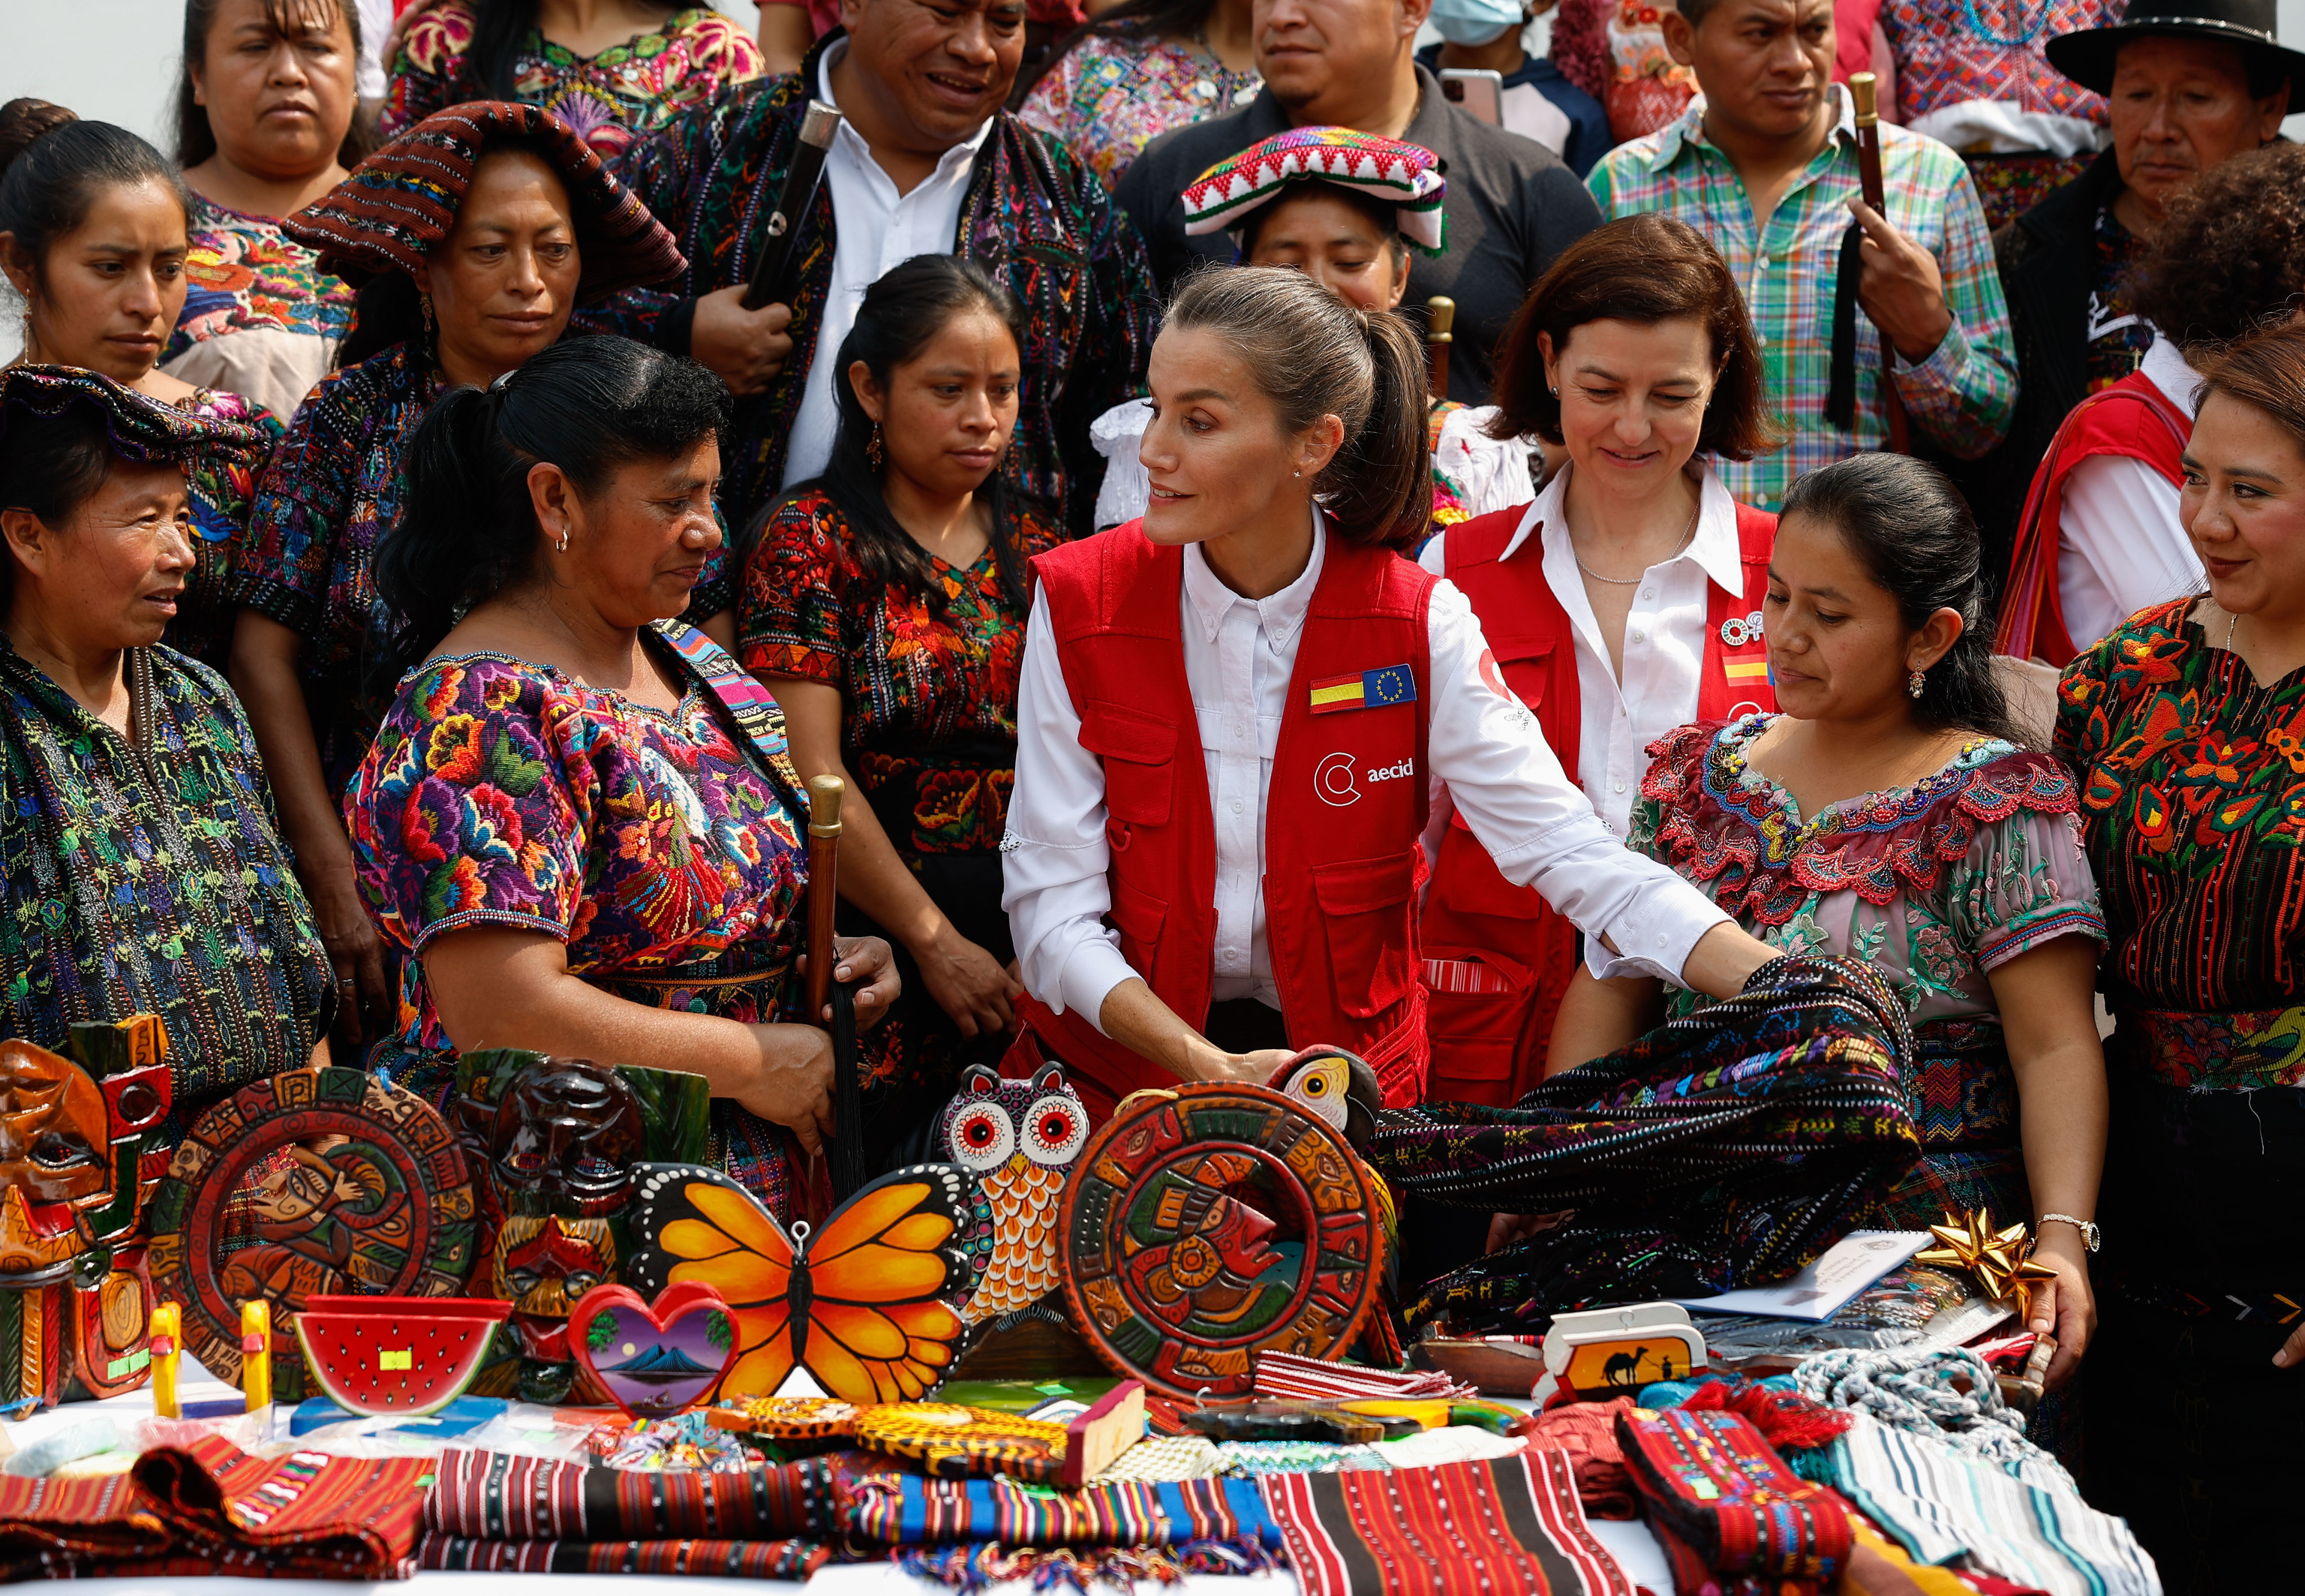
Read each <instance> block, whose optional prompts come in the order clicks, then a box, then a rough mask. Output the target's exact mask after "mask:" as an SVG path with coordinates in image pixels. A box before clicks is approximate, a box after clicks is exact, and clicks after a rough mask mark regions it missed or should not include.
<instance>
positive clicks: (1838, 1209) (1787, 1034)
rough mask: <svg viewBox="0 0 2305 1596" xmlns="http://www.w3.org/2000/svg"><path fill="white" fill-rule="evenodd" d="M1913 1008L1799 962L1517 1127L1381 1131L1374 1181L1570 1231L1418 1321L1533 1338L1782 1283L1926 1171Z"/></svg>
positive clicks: (1416, 1316) (1464, 1284)
mask: <svg viewBox="0 0 2305 1596" xmlns="http://www.w3.org/2000/svg"><path fill="white" fill-rule="evenodd" d="M1911 1046H1912V1043H1911V1033H1910V1031H1909V1029H1908V1028H1907V1025H1906V1023H1905V1014H1904V1008H1903V1006H1902V1005H1901V1003H1900V1002H1899V1001H1898V1000H1897V998H1896V997H1895V995H1894V994H1893V993H1892V991H1891V990H1890V989H1889V988H1888V986H1887V985H1886V983H1884V981H1882V979H1881V977H1880V976H1879V975H1878V974H1877V973H1876V972H1874V971H1873V970H1872V969H1870V968H1869V967H1867V965H1865V964H1861V963H1858V962H1857V961H1855V960H1850V959H1815V958H1805V957H1802V958H1790V957H1789V958H1783V959H1779V960H1776V961H1774V962H1773V963H1772V964H1766V965H1765V966H1763V967H1762V969H1761V970H1759V971H1758V972H1756V973H1755V974H1754V976H1753V977H1752V979H1751V981H1748V983H1747V985H1746V988H1745V990H1744V991H1743V992H1742V993H1741V994H1739V996H1737V997H1732V998H1730V999H1728V1000H1726V1001H1725V1002H1722V1003H1718V1004H1715V1005H1714V1006H1711V1007H1709V1008H1705V1009H1700V1010H1698V1011H1697V1013H1695V1014H1691V1015H1689V1016H1688V1017H1687V1018H1685V1019H1680V1020H1676V1021H1674V1022H1672V1023H1670V1024H1668V1025H1664V1026H1662V1027H1660V1028H1658V1029H1657V1030H1655V1031H1650V1032H1649V1033H1648V1034H1647V1035H1646V1036H1644V1037H1642V1038H1641V1039H1640V1040H1637V1041H1636V1042H1635V1043H1633V1044H1632V1045H1631V1046H1630V1047H1628V1048H1622V1049H1620V1051H1618V1052H1615V1053H1612V1054H1609V1055H1607V1056H1606V1057H1601V1058H1595V1059H1593V1060H1592V1061H1590V1062H1589V1063H1586V1064H1584V1065H1579V1066H1578V1067H1577V1068H1575V1069H1572V1070H1568V1071H1565V1072H1563V1073H1562V1074H1558V1075H1555V1076H1553V1077H1552V1079H1551V1080H1549V1081H1546V1082H1544V1084H1542V1085H1540V1086H1538V1087H1537V1088H1536V1089H1535V1090H1534V1091H1531V1092H1529V1093H1528V1095H1527V1096H1526V1097H1524V1098H1522V1099H1521V1100H1520V1102H1519V1103H1518V1104H1517V1105H1516V1106H1515V1107H1513V1108H1482V1107H1478V1106H1475V1105H1470V1104H1463V1103H1428V1104H1425V1105H1422V1106H1420V1107H1417V1108H1401V1109H1391V1110H1387V1111H1385V1112H1383V1113H1382V1114H1380V1115H1379V1116H1378V1122H1377V1129H1376V1132H1375V1134H1374V1137H1373V1138H1372V1139H1371V1142H1370V1144H1369V1152H1368V1158H1369V1162H1370V1163H1371V1164H1372V1165H1374V1167H1376V1168H1377V1169H1378V1170H1379V1171H1381V1172H1382V1174H1384V1175H1385V1176H1388V1177H1389V1178H1391V1180H1392V1182H1393V1183H1394V1184H1395V1185H1396V1186H1399V1187H1400V1188H1402V1189H1404V1190H1406V1191H1408V1192H1411V1193H1419V1194H1421V1195H1423V1196H1425V1197H1427V1198H1431V1199H1434V1200H1437V1201H1442V1202H1450V1203H1460V1204H1464V1205H1466V1206H1468V1207H1476V1208H1480V1209H1484V1210H1500V1211H1504V1212H1510V1213H1523V1214H1560V1215H1566V1216H1567V1218H1564V1219H1563V1220H1562V1221H1561V1223H1560V1224H1558V1225H1557V1226H1556V1227H1553V1228H1552V1229H1549V1230H1546V1231H1544V1232H1541V1233H1539V1234H1538V1235H1536V1236H1535V1238H1533V1239H1532V1240H1530V1241H1527V1242H1525V1243H1523V1244H1520V1245H1518V1246H1516V1247H1512V1248H1508V1249H1506V1250H1504V1251H1502V1252H1497V1253H1493V1254H1491V1255H1489V1256H1488V1257H1486V1258H1484V1259H1483V1260H1481V1261H1479V1262H1478V1263H1476V1264H1474V1265H1471V1266H1469V1267H1467V1269H1461V1270H1459V1271H1458V1272H1457V1273H1456V1274H1454V1275H1450V1276H1446V1277H1444V1278H1442V1279H1440V1280H1437V1281H1435V1282H1433V1284H1432V1285H1431V1286H1428V1287H1427V1288H1426V1290H1425V1294H1424V1295H1422V1296H1421V1297H1419V1298H1418V1299H1417V1300H1416V1302H1415V1303H1411V1304H1410V1306H1409V1308H1408V1320H1409V1321H1410V1323H1412V1324H1421V1323H1423V1322H1425V1321H1426V1320H1432V1319H1433V1318H1436V1317H1439V1316H1441V1315H1442V1314H1444V1313H1445V1314H1447V1315H1449V1316H1450V1318H1451V1319H1452V1320H1459V1321H1461V1322H1462V1323H1463V1324H1464V1325H1465V1326H1466V1327H1467V1328H1473V1329H1479V1328H1493V1327H1499V1326H1505V1327H1510V1328H1515V1329H1523V1328H1529V1327H1531V1326H1533V1325H1534V1324H1535V1323H1537V1322H1541V1321H1544V1320H1549V1319H1550V1318H1551V1316H1552V1314H1553V1313H1555V1312H1561V1311H1563V1310H1566V1309H1568V1308H1570V1307H1574V1306H1577V1305H1579V1304H1582V1303H1591V1302H1595V1301H1599V1302H1638V1301H1641V1300H1642V1299H1644V1298H1646V1297H1656V1296H1664V1297H1672V1296H1683V1295H1698V1294H1702V1293H1705V1292H1717V1291H1730V1290H1734V1289H1737V1288H1738V1287H1739V1286H1747V1285H1752V1284H1756V1283H1760V1282H1765V1281H1773V1280H1779V1279H1782V1278H1784V1277H1786V1276H1788V1275H1790V1274H1792V1273H1793V1272H1794V1271H1795V1270H1797V1269H1799V1268H1800V1267H1801V1266H1802V1265H1803V1264H1806V1263H1807V1262H1808V1261H1810V1260H1812V1259H1814V1258H1815V1257H1816V1255H1817V1254H1818V1253H1819V1252H1823V1251H1824V1248H1826V1247H1827V1246H1829V1245H1831V1244H1833V1242H1834V1241H1836V1240H1838V1239H1839V1238H1840V1236H1841V1235H1842V1234H1843V1233H1844V1232H1845V1231H1846V1230H1847V1229H1848V1228H1849V1227H1850V1225H1851V1224H1852V1223H1853V1222H1854V1221H1855V1220H1856V1219H1857V1218H1859V1217H1861V1216H1862V1215H1863V1213H1864V1212H1865V1210H1866V1209H1867V1206H1868V1205H1869V1203H1870V1202H1871V1201H1872V1199H1873V1198H1874V1197H1875V1194H1876V1193H1879V1192H1880V1191H1882V1190H1884V1189H1885V1187H1886V1185H1887V1184H1889V1183H1890V1182H1892V1181H1893V1180H1895V1179H1896V1178H1897V1177H1898V1176H1901V1175H1902V1174H1903V1173H1904V1172H1905V1171H1906V1170H1907V1169H1908V1168H1909V1167H1911V1165H1912V1163H1913V1161H1914V1159H1915V1158H1916V1157H1917V1156H1918V1150H1919V1141H1918V1133H1916V1131H1915V1129H1914V1126H1913V1120H1912V1115H1911V1111H1910V1109H1909V1107H1908V1104H1907V1101H1906V1098H1905V1093H1904V1089H1903V1087H1902V1085H1901V1067H1902V1065H1903V1062H1904V1060H1905V1058H1906V1057H1907V1056H1908V1055H1909V1053H1910V1051H1911Z"/></svg>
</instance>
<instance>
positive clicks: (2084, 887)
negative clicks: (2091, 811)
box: [1631, 715, 2105, 1023]
mask: <svg viewBox="0 0 2305 1596" xmlns="http://www.w3.org/2000/svg"><path fill="white" fill-rule="evenodd" d="M1774 718H1775V717H1773V716H1768V715H1749V716H1747V717H1745V718H1743V719H1742V720H1738V721H1732V722H1731V723H1729V724H1728V725H1726V726H1683V727H1682V728H1681V729H1680V730H1679V731H1677V732H1675V733H1673V734H1671V736H1669V737H1663V738H1660V739H1658V740H1657V741H1656V742H1655V743H1652V744H1651V745H1650V750H1649V751H1650V752H1651V754H1653V755H1654V763H1653V764H1651V765H1650V767H1649V771H1648V775H1647V776H1646V777H1644V778H1643V780H1642V782H1641V801H1640V802H1639V803H1638V804H1637V805H1636V806H1635V808H1634V811H1633V826H1632V837H1631V846H1633V847H1634V848H1637V849H1638V850H1639V851H1641V852H1642V853H1646V854H1648V855H1649V856H1650V857H1651V858H1653V859H1655V860H1657V861H1658V862H1661V863H1663V864H1668V865H1671V867H1672V868H1673V869H1674V870H1676V871H1678V872H1679V873H1680V875H1681V876H1682V877H1683V878H1684V879H1687V880H1688V881H1689V882H1691V883H1692V884H1693V885H1695V886H1696V887H1697V888H1698V889H1699V890H1700V891H1703V892H1705V893H1706V894H1708V895H1709V896H1711V897H1712V898H1713V900H1714V902H1715V903H1717V904H1720V905H1721V907H1722V909H1723V910H1725V911H1727V912H1728V913H1729V914H1730V915H1731V917H1732V918H1733V919H1734V920H1735V921H1737V923H1738V924H1739V925H1740V926H1742V927H1744V929H1745V930H1748V931H1749V932H1751V933H1752V934H1753V935H1754V936H1756V937H1757V938H1760V939H1761V940H1762V941H1764V942H1766V943H1768V944H1769V945H1770V946H1771V947H1778V948H1782V950H1784V951H1785V952H1786V953H1789V954H1811V955H1846V956H1849V957H1851V958H1857V959H1861V960H1863V961H1864V962H1865V963H1867V964H1870V965H1871V966H1872V967H1873V968H1874V969H1875V970H1878V971H1879V972H1881V973H1882V975H1883V976H1884V977H1885V978H1886V979H1887V980H1888V981H1889V982H1890V984H1891V985H1892V986H1893V987H1894V988H1895V989H1897V991H1898V994H1899V995H1900V996H1901V997H1903V998H1904V1000H1905V1004H1906V1006H1907V1008H1908V1009H1909V1012H1910V1013H1911V1014H1912V1017H1913V1019H1914V1021H1915V1023H1923V1022H1927V1021H1930V1020H1955V1019H1987V1020H1990V1019H1995V1018H1996V1017H1997V1011H1996V1010H1995V1005H1994V999H1993V989H1992V987H1991V985H1990V984H1989V983H1988V981H1986V975H1987V974H1988V972H1991V971H1992V970H1994V969H1995V968H1996V967H1998V966H1999V965H2002V964H2006V963H2008V962H2009V961H2010V960H2011V959H2013V958H2015V957H2017V955H2020V954H2022V953H2025V952H2028V951H2029V950H2030V949H2032V948H2035V947H2040V946H2042V945H2043V944H2045V943H2047V942H2050V941H2053V940H2054V939H2055V938H2059V937H2063V936H2067V935H2071V934H2072V933H2075V932H2079V933H2080V934H2081V935H2083V936H2088V937H2094V938H2097V939H2098V940H2099V941H2103V940H2104V939H2105V919H2104V916H2103V915H2102V914H2101V913H2099V911H2098V908H2097V886H2096V883H2095V881H2094V880H2093V879H2092V878H2091V877H2090V875H2089V869H2088V862H2087V861H2086V860H2085V859H2084V858H2083V857H2082V855H2081V844H2080V830H2079V828H2078V827H2077V826H2076V824H2075V822H2074V819H2073V812H2074V798H2075V794H2074V785H2073V781H2072V778H2071V777H2070V776H2068V775H2067V774H2066V773H2065V771H2064V769H2063V767H2062V766H2060V765H2059V764H2058V763H2057V762H2056V761H2055V760H2053V759H2050V758H2049V757H2048V756H2047V755H2046V754H2040V753H2031V752H2026V751H2020V750H2019V749H2016V748H2013V747H2012V746H2011V745H2010V744H2008V743H2003V742H1999V741H1995V740H1988V739H1985V738H1979V739H1978V740H1976V741H1975V742H1972V743H1968V744H1967V745H1965V746H1964V747H1963V748H1962V749H1961V752H1960V754H1959V755H1958V756H1956V757H1955V758H1954V759H1953V760H1952V762H1951V763H1950V764H1948V765H1947V766H1946V767H1945V768H1944V769H1943V770H1941V771H1940V772H1938V773H1937V774H1936V775H1935V776H1932V777H1929V778H1927V780H1926V781H1921V782H1918V783H1916V784H1914V785H1911V786H1909V787H1903V788H1899V789H1895V790H1892V791H1889V792H1882V793H1870V794H1866V795H1864V796H1863V797H1861V798H1853V799H1848V800H1844V801H1843V802H1839V803H1834V804H1831V805H1828V806H1827V807H1826V808H1825V809H1824V811H1823V812H1822V813H1820V814H1819V815H1817V816H1816V819H1811V820H1807V821H1804V820H1803V819H1802V818H1801V815H1800V811H1799V807H1798V806H1797V805H1796V804H1795V802H1793V797H1792V794H1790V793H1788V792H1787V791H1786V790H1785V789H1784V788H1783V787H1782V786H1780V785H1777V783H1775V782H1774V781H1772V780H1771V779H1769V778H1768V777H1765V776H1764V775H1762V774H1761V773H1760V772H1759V771H1757V770H1755V769H1753V768H1751V767H1750V766H1749V765H1748V763H1747V755H1748V752H1749V751H1750V750H1751V748H1752V746H1753V743H1754V742H1755V741H1756V739H1757V738H1758V737H1759V736H1760V734H1762V732H1763V731H1765V730H1766V729H1767V727H1768V726H1769V724H1770V722H1771V721H1772V720H1773V719H1774ZM1677 1001H1679V1002H1680V1003H1681V1004H1682V1005H1683V1006H1684V1007H1685V1006H1693V1004H1694V1001H1695V999H1693V998H1692V997H1690V996H1689V995H1688V994H1685V993H1684V994H1679V995H1678V997H1677ZM1676 1012H1678V1011H1676Z"/></svg>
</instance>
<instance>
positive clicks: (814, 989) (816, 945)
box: [808, 776, 864, 1206]
mask: <svg viewBox="0 0 2305 1596" xmlns="http://www.w3.org/2000/svg"><path fill="white" fill-rule="evenodd" d="M846 793H847V784H846V783H845V782H843V781H842V780H841V779H840V778H839V777H837V776H812V777H809V778H808V1017H809V1023H811V1024H815V1023H818V1021H819V1017H820V1016H821V1015H822V1014H823V1013H824V1010H825V1006H827V1005H828V1004H829V1005H830V1006H831V1008H832V1113H833V1124H834V1127H835V1128H834V1132H833V1137H832V1144H831V1147H830V1149H829V1157H830V1166H831V1168H830V1174H831V1178H832V1201H833V1202H834V1204H835V1205H836V1206H837V1205H838V1204H840V1203H843V1202H846V1201H848V1199H849V1198H851V1197H853V1196H855V1193H856V1190H857V1188H858V1187H860V1186H862V1185H863V1184H864V1134H863V1125H862V1124H861V1123H860V1122H861V1121H862V1119H863V1084H862V1082H859V1081H858V1079H857V1074H856V999H855V994H854V993H852V992H851V991H850V990H849V989H847V988H846V987H845V986H843V985H841V984H840V983H839V982H838V981H834V980H833V979H832V967H833V966H834V965H835V964H838V963H839V955H838V948H837V946H836V943H835V940H834V938H833V929H832V922H833V916H834V914H835V913H836V912H837V911H838V908H839V905H840V802H841V799H842V798H843V797H844V796H846Z"/></svg>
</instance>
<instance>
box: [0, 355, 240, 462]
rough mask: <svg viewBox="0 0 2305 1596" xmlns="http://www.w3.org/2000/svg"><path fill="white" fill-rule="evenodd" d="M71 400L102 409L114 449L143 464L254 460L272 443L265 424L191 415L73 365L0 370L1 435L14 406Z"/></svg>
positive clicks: (47, 410)
mask: <svg viewBox="0 0 2305 1596" xmlns="http://www.w3.org/2000/svg"><path fill="white" fill-rule="evenodd" d="M75 404H87V405H92V406H94V407H95V408H96V410H97V411H98V412H100V413H101V414H102V415H103V417H104V428H105V431H106V434H107V435H108V436H109V437H111V440H112V447H113V450H114V452H115V453H116V454H120V455H122V456H123V457H124V458H126V459H129V460H134V461H139V462H141V463H146V464H151V463H157V462H161V461H181V460H183V459H184V458H186V457H187V456H189V455H193V454H218V455H222V456H225V457H226V458H231V459H236V460H239V461H241V462H242V463H249V464H253V463H256V462H257V461H259V460H260V459H262V458H263V457H264V455H265V454H266V453H268V451H269V450H270V448H271V446H272V440H271V439H270V437H268V436H267V435H266V433H265V430H264V429H263V428H261V427H259V426H258V425H256V424H255V423H254V422H252V421H235V420H228V419H226V418H225V417H222V416H204V415H195V414H194V413H193V412H191V411H188V410H179V409H177V408H176V407H175V406H174V405H173V404H169V403H166V402H164V401H162V400H158V399H154V398H152V397H150V396H149V395H144V394H140V393H138V392H137V391H136V390H135V389H133V388H129V387H123V386H121V385H120V384H118V383H116V382H115V381H113V380H112V378H108V377H105V376H102V375H100V374H98V373H97V372H94V371H89V370H85V369H82V368H81V367H78V366H10V367H8V368H7V369H4V370H0V437H5V436H6V434H7V429H8V424H9V422H10V421H11V420H13V418H14V416H15V414H16V412H17V411H18V410H19V409H23V410H28V411H30V412H32V413H33V414H35V415H40V416H57V415H62V414H63V413H64V412H65V411H66V410H67V409H69V408H70V407H71V406H72V405H75Z"/></svg>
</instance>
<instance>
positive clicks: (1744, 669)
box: [1721, 659, 1769, 682]
mask: <svg viewBox="0 0 2305 1596" xmlns="http://www.w3.org/2000/svg"><path fill="white" fill-rule="evenodd" d="M1721 674H1722V675H1724V676H1726V677H1728V678H1729V679H1730V680H1731V682H1765V681H1767V680H1768V679H1769V662H1768V661H1767V660H1766V659H1724V660H1722V662H1721Z"/></svg>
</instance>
